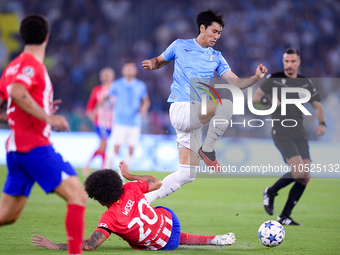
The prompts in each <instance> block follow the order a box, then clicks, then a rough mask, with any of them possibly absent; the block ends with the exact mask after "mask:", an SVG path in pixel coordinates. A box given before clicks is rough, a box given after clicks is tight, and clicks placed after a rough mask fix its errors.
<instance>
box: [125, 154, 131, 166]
mask: <svg viewBox="0 0 340 255" xmlns="http://www.w3.org/2000/svg"><path fill="white" fill-rule="evenodd" d="M124 161H125V163H126V165H127V166H128V167H130V166H131V162H132V156H131V155H128V156H127V157H126V158H125V160H124Z"/></svg>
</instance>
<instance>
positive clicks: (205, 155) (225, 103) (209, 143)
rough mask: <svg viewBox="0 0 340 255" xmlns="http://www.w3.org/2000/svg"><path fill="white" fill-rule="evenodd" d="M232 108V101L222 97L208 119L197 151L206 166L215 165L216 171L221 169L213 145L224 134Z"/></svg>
mask: <svg viewBox="0 0 340 255" xmlns="http://www.w3.org/2000/svg"><path fill="white" fill-rule="evenodd" d="M232 109H233V105H232V102H231V101H230V100H227V99H222V104H218V105H217V107H216V110H215V112H214V113H215V114H214V116H213V117H212V118H211V120H210V121H209V128H208V132H207V137H206V139H205V141H204V144H203V146H202V147H201V148H200V149H199V151H198V153H199V155H200V156H201V158H202V159H203V161H204V162H205V163H206V164H207V166H211V167H215V171H218V170H217V169H221V167H220V165H219V163H218V162H217V160H216V156H215V151H214V146H215V143H216V141H217V140H218V139H219V138H220V137H221V136H222V135H223V134H224V132H225V131H226V129H227V128H228V126H229V121H230V119H231V117H232ZM199 116H200V114H199ZM200 120H201V119H200Z"/></svg>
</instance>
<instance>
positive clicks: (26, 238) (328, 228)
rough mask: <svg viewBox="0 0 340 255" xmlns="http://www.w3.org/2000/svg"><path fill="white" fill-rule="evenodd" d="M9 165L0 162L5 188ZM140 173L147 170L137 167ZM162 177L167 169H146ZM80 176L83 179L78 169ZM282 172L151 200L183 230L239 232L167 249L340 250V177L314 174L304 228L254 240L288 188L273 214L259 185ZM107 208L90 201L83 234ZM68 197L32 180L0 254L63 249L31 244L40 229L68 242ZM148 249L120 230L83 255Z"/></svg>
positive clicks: (0, 242)
mask: <svg viewBox="0 0 340 255" xmlns="http://www.w3.org/2000/svg"><path fill="white" fill-rule="evenodd" d="M6 172H7V170H6V167H5V166H0V187H1V189H2V186H3V183H4V180H5V176H6ZM137 174H142V172H137ZM147 174H151V175H154V176H156V177H158V178H161V179H162V178H164V177H165V176H166V175H167V173H160V172H148V173H147ZM80 178H81V180H84V179H85V178H84V177H83V176H81V175H80ZM276 179H277V178H197V179H196V180H195V181H194V182H192V183H190V184H187V185H185V186H183V187H182V188H181V189H180V190H178V191H177V192H175V193H174V194H172V195H171V196H169V197H166V198H163V199H159V200H157V201H156V202H155V203H153V206H157V205H162V206H166V207H169V208H171V209H173V210H174V211H175V212H176V214H177V216H178V217H179V219H180V221H181V225H182V231H183V232H187V233H192V234H207V235H214V234H223V233H227V232H234V233H236V239H237V241H236V243H235V244H234V245H232V246H225V247H214V246H180V247H179V248H178V249H177V250H175V251H166V253H169V254H203V253H205V254H318V255H319V254H339V248H340V241H339V236H340V220H339V216H340V196H339V194H340V179H316V178H315V179H312V180H311V181H310V183H309V185H308V187H307V189H306V191H305V193H304V195H303V196H302V198H301V200H300V202H299V204H298V205H297V206H296V208H295V210H294V212H293V215H292V217H293V218H294V219H295V220H296V221H298V222H301V223H302V226H300V227H296V226H285V230H286V237H285V240H284V241H283V243H282V244H281V245H280V246H278V247H275V248H268V247H265V246H263V245H262V244H261V243H260V242H259V240H258V238H257V230H258V228H259V226H260V225H261V224H262V223H263V222H264V221H266V220H270V219H274V220H275V219H276V216H277V215H278V214H279V213H280V212H281V210H282V208H283V205H284V203H285V201H286V199H287V195H288V192H289V188H290V186H289V187H286V188H285V189H283V190H281V191H280V193H279V196H278V197H276V200H275V210H274V213H275V216H274V217H271V216H268V215H267V214H266V213H265V212H264V209H263V207H262V191H263V189H264V188H265V187H266V186H269V185H271V184H272V183H273V182H274V181H275V180H276ZM104 210H105V208H104V207H102V206H100V205H99V204H98V203H97V202H94V201H92V200H89V201H88V205H87V210H86V230H85V238H88V237H89V236H90V234H91V233H92V232H93V231H94V230H95V228H96V226H97V223H98V220H99V218H100V216H101V214H102V213H103V212H104ZM65 211H66V204H65V202H64V201H63V200H62V199H61V198H59V197H58V196H56V195H54V194H51V195H45V193H44V192H43V191H42V190H41V189H40V187H38V186H37V185H35V186H34V188H33V190H32V194H31V197H30V199H29V201H28V203H27V205H26V207H25V209H24V211H23V213H22V215H21V218H20V219H19V220H18V221H17V222H16V223H15V224H14V225H11V226H4V227H1V228H0V254H1V255H7V254H8V255H12V254H20V255H21V254H30V255H31V254H44V255H46V254H48V255H49V254H51V255H53V254H66V253H67V252H66V251H54V250H46V249H44V248H41V247H36V246H34V245H33V244H32V243H31V241H30V238H31V236H32V234H33V233H34V234H39V235H43V236H45V237H47V238H49V239H51V240H52V241H54V242H57V243H65V242H66V237H65V236H66V234H65V227H64V216H65ZM131 253H133V254H150V253H154V252H152V251H139V250H133V249H131V248H130V247H129V245H128V244H127V243H126V242H125V241H123V240H122V239H120V238H119V237H118V236H115V235H111V237H110V238H109V239H108V240H107V241H106V242H105V243H103V244H102V245H101V246H100V247H99V248H98V249H97V250H96V251H89V252H84V254H120V255H121V254H131Z"/></svg>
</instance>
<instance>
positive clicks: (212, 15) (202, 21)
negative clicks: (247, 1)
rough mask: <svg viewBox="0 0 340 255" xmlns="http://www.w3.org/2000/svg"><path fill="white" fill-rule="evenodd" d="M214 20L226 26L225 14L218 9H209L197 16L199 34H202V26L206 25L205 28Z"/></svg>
mask: <svg viewBox="0 0 340 255" xmlns="http://www.w3.org/2000/svg"><path fill="white" fill-rule="evenodd" d="M213 22H217V23H218V24H220V25H221V26H222V28H223V27H224V21H223V15H222V14H219V13H218V12H217V11H212V10H207V11H204V12H200V13H199V14H198V15H197V17H196V25H197V27H198V34H200V27H201V25H204V27H205V28H207V27H209V26H210V25H211V24H212V23H213Z"/></svg>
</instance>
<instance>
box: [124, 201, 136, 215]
mask: <svg viewBox="0 0 340 255" xmlns="http://www.w3.org/2000/svg"><path fill="white" fill-rule="evenodd" d="M134 204H135V201H132V200H131V199H129V201H127V203H126V205H125V208H124V212H122V213H123V214H124V215H126V216H127V215H128V214H129V212H130V211H131V209H132V207H133V205H134Z"/></svg>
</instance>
